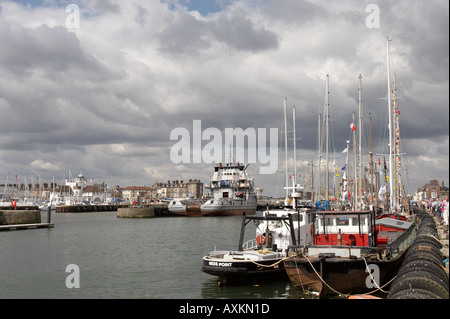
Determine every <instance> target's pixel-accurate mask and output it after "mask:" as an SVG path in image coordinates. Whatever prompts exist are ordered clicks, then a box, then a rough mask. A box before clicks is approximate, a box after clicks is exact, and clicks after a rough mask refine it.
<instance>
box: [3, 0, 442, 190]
mask: <svg viewBox="0 0 450 319" xmlns="http://www.w3.org/2000/svg"><path fill="white" fill-rule="evenodd" d="M55 3H56V4H58V2H55ZM180 3H181V5H180ZM369 3H370V1H364V2H361V1H356V0H349V1H335V2H333V1H331V2H330V1H315V2H310V1H297V0H283V1H261V2H255V1H245V0H237V1H227V2H224V4H223V6H222V10H220V11H217V8H218V7H217V6H216V7H215V9H214V10H213V11H212V12H211V13H209V14H205V11H204V10H205V9H202V10H200V8H199V10H198V11H199V12H202V15H200V13H199V12H197V11H192V10H193V7H192V5H195V4H190V5H189V8H190V9H187V8H186V6H185V3H184V2H178V1H170V3H168V2H167V1H166V3H163V2H161V1H158V0H153V1H138V0H136V1H114V0H110V1H100V2H99V1H97V2H95V1H87V0H86V1H84V0H83V1H80V2H79V4H78V5H79V7H80V11H81V19H80V29H76V30H75V31H74V32H68V30H66V28H65V19H66V17H67V15H68V13H66V12H65V6H64V5H63V4H60V5H59V6H52V5H47V6H42V7H39V6H38V7H27V6H22V5H20V4H18V3H14V2H10V1H3V2H1V3H0V7H1V10H0V41H2V43H3V44H4V45H3V46H2V48H3V49H2V50H1V51H0V72H1V73H2V74H3V76H2V77H1V78H0V118H1V122H0V124H1V125H0V133H1V135H0V157H1V158H2V160H3V162H4V163H5V165H4V167H8V169H10V168H14V170H17V171H18V172H22V173H23V174H24V175H25V174H29V173H30V170H31V169H40V168H39V167H40V166H45V165H55V164H51V163H53V161H54V159H55V158H58V163H64V164H58V166H59V167H60V169H61V167H63V166H65V167H70V168H72V169H74V170H77V169H78V168H79V167H83V171H86V174H87V173H90V174H92V175H95V176H105V178H108V179H115V180H117V181H116V183H119V184H122V183H132V184H147V185H148V184H152V183H153V182H154V181H153V179H156V177H157V178H161V179H164V180H165V179H181V176H180V175H181V174H185V175H183V176H182V177H183V178H184V179H188V178H197V176H195V174H198V175H199V176H200V175H202V174H203V175H202V176H204V178H206V179H207V178H208V174H209V173H210V172H209V170H210V169H211V167H208V166H205V167H204V166H203V165H201V166H194V165H186V167H184V169H186V170H183V171H179V170H177V168H176V167H175V165H174V164H172V163H170V159H169V155H168V152H169V149H170V146H171V145H172V144H171V141H170V140H169V135H170V131H171V130H172V129H173V128H176V127H186V128H188V129H191V126H192V120H193V119H201V120H202V123H203V125H204V128H206V127H217V128H218V129H220V130H223V129H224V128H226V127H243V128H247V127H253V128H258V127H278V128H280V127H281V111H282V98H283V97H284V95H285V94H286V95H287V97H288V103H289V106H290V107H291V106H292V104H295V105H296V107H297V117H298V118H297V125H298V127H297V129H298V130H297V135H298V137H301V138H302V140H300V141H299V143H298V144H297V145H298V147H299V152H298V154H299V155H298V156H299V158H298V160H299V162H301V161H309V160H310V159H311V156H313V157H314V156H316V155H315V154H314V152H315V149H316V148H317V145H316V144H317V137H316V134H317V113H318V110H319V109H320V108H321V107H323V104H324V95H325V94H324V93H325V75H326V74H327V73H329V74H330V92H331V93H330V97H331V113H332V117H333V121H332V126H333V143H334V147H335V148H337V149H339V150H340V149H341V148H343V147H345V140H346V139H348V136H347V135H348V123H349V119H350V118H351V116H352V112H353V111H354V110H356V108H357V85H358V83H357V77H358V74H359V73H362V75H363V101H364V113H365V116H366V118H367V115H368V113H369V112H371V113H372V116H373V118H374V121H375V122H376V123H377V125H376V126H374V146H375V147H377V148H381V145H384V141H383V139H382V137H383V136H384V135H385V134H386V133H383V130H385V127H386V126H385V124H384V123H382V122H383V116H384V115H383V113H382V112H383V109H384V104H385V103H384V102H380V100H379V98H382V97H384V96H385V95H386V75H385V72H386V66H385V38H386V36H388V35H389V36H390V37H392V38H393V42H392V62H393V66H394V69H395V71H396V73H397V80H398V89H399V95H400V98H399V102H400V103H401V104H400V107H401V132H402V136H401V137H402V140H403V142H404V146H405V149H404V151H406V152H408V153H410V156H408V160H410V161H411V163H415V164H414V165H416V163H417V166H415V167H421V166H427V167H429V171H430V173H429V174H428V175H427V176H426V177H423V178H424V179H427V178H428V176H431V175H433V174H434V175H435V176H445V177H446V178H448V165H443V166H445V167H443V166H440V167H438V166H436V165H433V164H432V163H430V162H427V161H426V158H425V157H418V156H419V155H421V156H426V157H427V158H428V157H429V158H434V157H435V156H440V158H442V160H443V162H444V164H445V163H447V164H448V150H447V151H444V152H443V153H442V152H441V154H436V153H435V152H436V149H434V148H433V149H432V150H430V153H429V154H428V153H427V154H423V153H420V152H419V151H418V149H421V147H420V146H419V147H415V146H414V145H415V144H414V142H413V140H411V138H419V137H421V138H423V139H422V140H421V143H423V144H429V143H430V141H433V140H435V139H438V138H442V136H447V137H448V122H449V118H448V97H447V95H448V28H442V27H441V26H442V25H447V24H448V14H445V12H448V3H447V2H442V1H417V2H414V4H411V3H410V2H408V1H397V2H395V4H391V3H390V2H387V1H379V6H380V12H381V17H380V18H381V28H380V29H367V28H366V26H365V19H366V17H367V14H368V13H366V11H365V8H366V6H367V4H369ZM445 9H447V10H445ZM189 10H191V11H189ZM211 10H212V9H211ZM411 30H413V31H411ZM437 31H439V32H437ZM366 144H368V143H366ZM446 145H447V146H448V138H447V144H446ZM406 147H408V148H409V149H406ZM447 148H448V147H447ZM28 151H30V152H31V151H32V152H35V153H36V152H38V155H36V154H32V155H29V153H27V152H28ZM380 151H381V150H380ZM37 156H38V157H37ZM302 156H303V157H302ZM30 157H31V158H38V159H39V160H37V162H36V161H33V162H32V163H34V165H28V163H29V160H24V159H25V158H28V159H29V158H30ZM2 166H3V165H2ZM411 166H412V164H411ZM202 170H204V171H202ZM255 172H257V169H256V168H255ZM6 174H7V172H6V171H5V169H3V170H1V169H0V176H4V175H5V176H6ZM19 174H20V173H19ZM255 174H256V173H255ZM409 176H410V177H411V179H412V180H411V181H410V184H411V186H412V187H418V186H420V185H422V184H423V183H425V182H426V180H422V179H421V178H422V177H421V176H420V175H419V174H417V175H416V174H413V173H412V172H411V171H410V172H409ZM412 176H414V177H413V178H412ZM149 179H150V181H149ZM258 179H259V180H261V181H263V180H264V181H265V180H266V179H265V177H262V176H255V180H256V183H258ZM272 180H273V179H272ZM264 183H265V184H266V185H265V189H270V187H267V183H266V182H264ZM278 186H281V185H278ZM275 187H276V186H274V188H275Z"/></svg>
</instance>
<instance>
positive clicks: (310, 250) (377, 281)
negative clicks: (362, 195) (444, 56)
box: [284, 210, 417, 298]
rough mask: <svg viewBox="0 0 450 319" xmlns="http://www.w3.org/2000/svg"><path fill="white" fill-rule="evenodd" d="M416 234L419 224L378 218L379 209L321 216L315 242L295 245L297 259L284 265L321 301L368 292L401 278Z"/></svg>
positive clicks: (299, 284)
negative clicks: (398, 277)
mask: <svg viewBox="0 0 450 319" xmlns="http://www.w3.org/2000/svg"><path fill="white" fill-rule="evenodd" d="M416 231H417V227H416V224H415V223H414V222H409V221H406V220H402V219H397V218H391V216H389V215H387V216H384V217H383V218H379V219H377V218H376V216H375V211H373V210H372V211H324V212H320V213H318V214H317V216H316V219H315V222H314V226H313V232H314V243H313V244H312V245H306V246H304V247H299V246H297V247H291V250H292V251H295V255H293V257H292V258H289V259H287V260H285V261H284V266H285V269H286V272H287V274H288V276H289V278H290V280H291V282H292V283H293V285H294V286H296V287H300V288H303V289H304V290H310V291H314V292H317V293H319V298H322V297H325V296H327V295H329V294H355V293H366V292H369V291H371V290H375V289H379V288H382V287H383V286H385V285H387V284H388V283H389V282H390V281H391V280H392V279H393V278H394V277H395V275H396V273H397V270H398V268H399V267H400V265H401V263H402V261H403V258H404V256H405V253H406V251H407V249H408V247H409V245H410V243H411V242H412V241H413V240H414V237H415V233H416ZM291 256H292V255H291Z"/></svg>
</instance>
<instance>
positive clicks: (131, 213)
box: [117, 207, 155, 218]
mask: <svg viewBox="0 0 450 319" xmlns="http://www.w3.org/2000/svg"><path fill="white" fill-rule="evenodd" d="M153 217H155V209H154V208H153V207H122V208H119V209H117V218H153Z"/></svg>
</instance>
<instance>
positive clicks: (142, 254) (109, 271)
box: [0, 212, 305, 299]
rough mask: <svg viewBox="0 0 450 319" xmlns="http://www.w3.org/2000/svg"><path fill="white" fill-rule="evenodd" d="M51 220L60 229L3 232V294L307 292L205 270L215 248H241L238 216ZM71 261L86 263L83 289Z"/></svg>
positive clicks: (284, 283) (238, 295)
mask: <svg viewBox="0 0 450 319" xmlns="http://www.w3.org/2000/svg"><path fill="white" fill-rule="evenodd" d="M42 220H43V221H46V220H47V213H43V214H42ZM52 221H53V222H54V223H55V228H50V229H33V230H22V231H7V232H0V298H3V299H4V298H14V299H17V298H19V299H20V298H30V299H36V298H39V299H41V298H42V299H51V298H64V299H65V298H93V299H99V298H120V299H127V298H133V299H142V298H152V299H159V298H161V299H210V298H214V299H216V298H224V299H250V298H271V299H291V298H295V299H297V298H305V297H304V296H303V295H302V293H301V292H300V291H299V290H298V289H297V288H294V287H293V286H292V285H291V284H290V282H289V280H288V279H286V280H281V281H277V282H271V283H255V284H245V285H227V286H219V285H218V284H217V282H218V281H217V278H216V277H215V276H211V275H208V274H205V273H203V272H202V271H201V270H200V269H201V266H202V257H203V256H204V255H205V254H207V253H208V252H209V251H211V250H213V249H214V248H215V247H216V248H217V249H236V248H237V244H238V238H239V232H240V225H241V221H242V218H241V217H238V216H237V217H198V218H195V217H192V218H187V217H173V218H167V217H164V218H152V219H121V218H117V217H116V212H97V213H83V214H79V213H78V214H76V213H72V214H56V213H54V212H53V213H52ZM254 234H255V232H254V231H253V230H251V229H248V230H247V231H246V235H247V236H248V237H250V236H252V235H253V236H254ZM246 239H247V238H246ZM71 264H75V265H77V266H78V267H79V271H80V288H72V289H69V288H67V287H66V278H67V277H68V276H69V275H71V272H70V271H68V272H66V267H67V266H68V265H71Z"/></svg>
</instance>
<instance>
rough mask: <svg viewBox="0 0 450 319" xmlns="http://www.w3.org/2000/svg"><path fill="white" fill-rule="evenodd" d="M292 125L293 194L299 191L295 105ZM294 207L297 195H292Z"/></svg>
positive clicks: (294, 206) (295, 206)
mask: <svg viewBox="0 0 450 319" xmlns="http://www.w3.org/2000/svg"><path fill="white" fill-rule="evenodd" d="M292 117H293V119H292V125H293V126H294V132H293V134H294V177H293V178H292V194H294V193H296V192H297V189H296V187H297V143H296V139H297V136H296V133H295V105H294V106H293V108H292ZM292 207H293V208H294V209H296V208H297V197H296V196H292Z"/></svg>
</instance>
